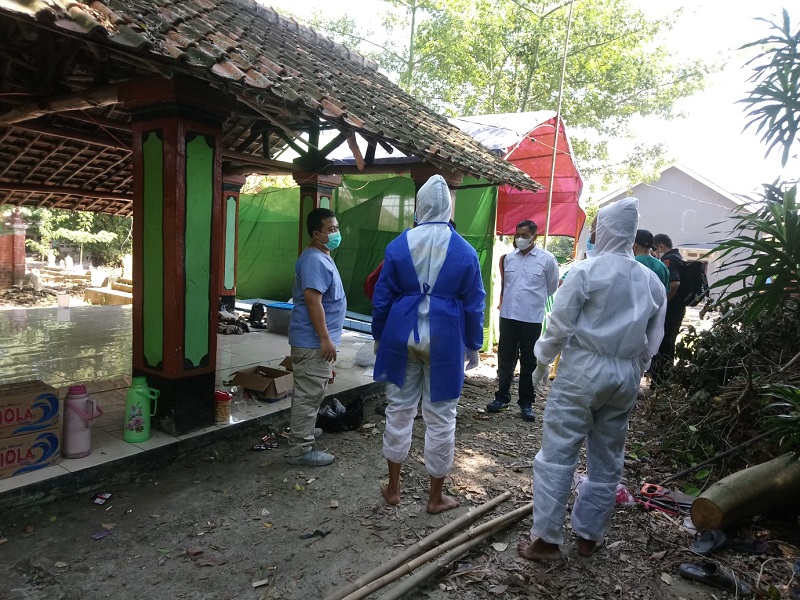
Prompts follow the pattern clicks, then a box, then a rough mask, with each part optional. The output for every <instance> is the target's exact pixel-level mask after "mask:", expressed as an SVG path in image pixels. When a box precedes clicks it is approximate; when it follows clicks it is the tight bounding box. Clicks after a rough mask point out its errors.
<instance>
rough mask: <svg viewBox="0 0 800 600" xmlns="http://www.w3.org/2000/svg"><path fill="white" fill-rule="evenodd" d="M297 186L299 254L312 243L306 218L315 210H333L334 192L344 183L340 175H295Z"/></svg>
mask: <svg viewBox="0 0 800 600" xmlns="http://www.w3.org/2000/svg"><path fill="white" fill-rule="evenodd" d="M293 177H294V180H295V182H296V183H297V185H299V186H300V231H299V232H298V237H297V254H298V256H299V255H300V254H302V253H303V249H304V248H305V247H306V246H308V244H309V243H310V242H311V238H309V236H308V231H306V217H307V216H308V213H310V212H311V211H312V210H314V209H315V208H331V206H332V203H333V190H335V189H336V188H337V187H339V186H340V185H341V183H342V178H341V177H339V176H338V175H320V174H317V173H308V172H297V173H293Z"/></svg>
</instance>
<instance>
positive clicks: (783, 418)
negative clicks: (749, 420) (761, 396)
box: [765, 384, 800, 458]
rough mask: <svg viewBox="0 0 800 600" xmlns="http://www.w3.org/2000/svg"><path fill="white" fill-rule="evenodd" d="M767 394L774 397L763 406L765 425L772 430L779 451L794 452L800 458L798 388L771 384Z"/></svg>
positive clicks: (799, 403) (799, 402)
mask: <svg viewBox="0 0 800 600" xmlns="http://www.w3.org/2000/svg"><path fill="white" fill-rule="evenodd" d="M767 396H769V397H771V398H774V399H775V400H776V402H773V403H771V404H769V405H767V407H766V408H765V411H766V412H767V413H768V415H769V416H768V417H767V419H766V426H767V428H768V429H771V430H773V431H774V433H773V439H775V440H776V441H777V443H778V447H779V448H780V450H781V451H784V452H787V451H792V452H794V454H795V456H796V457H798V458H800V389H798V388H797V387H795V386H791V385H780V384H779V385H773V386H771V387H770V389H769V391H768V392H767Z"/></svg>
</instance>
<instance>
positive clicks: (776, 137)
mask: <svg viewBox="0 0 800 600" xmlns="http://www.w3.org/2000/svg"><path fill="white" fill-rule="evenodd" d="M760 20H761V21H764V22H766V23H768V24H769V25H770V26H771V28H772V29H773V30H774V33H773V34H772V35H770V36H768V37H766V38H763V39H761V40H758V41H756V42H752V43H750V44H747V45H746V46H744V48H751V47H765V50H764V51H763V52H761V54H759V55H758V56H756V57H755V58H753V59H752V60H751V61H750V62H749V63H748V64H754V65H755V66H754V68H753V70H754V73H753V75H752V77H750V79H749V80H748V81H750V82H751V83H753V84H754V87H753V89H752V90H751V91H750V94H749V96H748V97H747V98H745V99H743V100H740V102H742V103H744V104H747V105H748V106H749V107H750V111H749V112H748V113H747V116H748V117H750V120H749V121H748V123H747V125H746V127H745V129H746V128H747V127H751V126H754V125H757V130H756V131H757V132H758V133H762V137H761V140H762V141H763V142H764V143H765V144H766V145H767V155H769V154H770V152H772V151H773V150H774V149H776V148H781V147H782V148H783V152H782V154H781V162H782V164H783V165H784V166H786V163H787V161H788V160H789V156H790V155H791V150H792V146H793V145H794V144H795V143H796V142H797V140H798V133H800V106H798V93H797V90H798V89H800V27H798V28H797V29H796V30H795V31H792V24H791V21H790V19H789V13H788V12H787V11H786V9H784V10H783V18H782V20H781V21H780V22H772V21H769V20H767V19H760Z"/></svg>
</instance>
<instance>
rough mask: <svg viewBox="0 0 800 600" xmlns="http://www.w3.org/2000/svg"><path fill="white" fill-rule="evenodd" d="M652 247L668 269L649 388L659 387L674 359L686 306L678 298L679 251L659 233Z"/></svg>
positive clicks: (669, 240) (679, 276) (665, 235)
mask: <svg viewBox="0 0 800 600" xmlns="http://www.w3.org/2000/svg"><path fill="white" fill-rule="evenodd" d="M653 246H654V247H655V251H656V255H657V256H658V257H659V258H660V259H661V262H662V263H664V266H666V267H667V269H669V288H668V289H667V314H666V316H665V317H664V339H663V340H662V341H661V346H659V348H658V354H656V355H655V357H653V364H652V366H651V368H650V376H651V387H655V386H657V385H659V384H660V383H661V381H662V379H663V377H664V369H665V368H668V366H669V365H671V364H672V361H673V359H674V357H675V340H676V339H677V338H678V333H679V332H680V330H681V323H683V317H684V316H686V306H685V305H684V304H683V302H681V300H680V299H679V298H678V297H677V296H678V288H680V287H681V269H683V265H684V264H685V261H684V260H683V257H682V256H681V253H680V250H678V249H677V248H673V247H672V238H670V237H669V236H668V235H667V234H666V233H659V234H657V235H655V236H654V237H653Z"/></svg>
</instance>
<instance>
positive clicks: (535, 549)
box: [517, 198, 666, 560]
mask: <svg viewBox="0 0 800 600" xmlns="http://www.w3.org/2000/svg"><path fill="white" fill-rule="evenodd" d="M638 223H639V201H638V200H637V199H636V198H626V199H624V200H620V201H618V202H616V203H614V204H611V205H610V206H607V207H605V208H603V209H602V210H601V211H600V212H599V214H598V216H597V230H596V235H595V237H596V240H592V241H593V242H594V243H595V246H594V251H593V252H592V253H591V254H590V256H589V258H587V259H586V260H584V261H582V262H580V263H578V264H577V265H575V266H574V267H572V269H571V270H570V272H569V277H567V278H566V279H565V280H564V284H563V285H562V286H561V288H560V289H559V291H558V294H556V297H555V303H554V305H553V311H552V313H551V314H550V320H549V322H548V326H547V331H546V332H545V334H544V335H543V336H542V337H541V338H539V340H538V341H537V343H536V346H535V354H536V357H537V360H538V361H539V362H541V363H550V362H552V361H553V359H555V357H556V356H557V355H558V353H559V352H561V362H560V364H559V369H558V374H557V376H556V379H555V381H554V382H553V384H552V386H551V388H550V393H549V395H548V396H547V405H546V408H545V413H544V421H543V426H542V427H543V432H542V447H541V449H540V450H539V452H538V453H537V454H536V457H535V459H534V461H533V527H532V528H531V535H530V540H522V541H520V543H519V545H518V547H517V551H518V552H519V554H520V555H521V556H522V557H524V558H527V559H530V560H554V559H558V558H560V556H561V553H560V550H559V545H560V544H562V543H563V541H564V538H563V534H562V527H563V525H564V519H565V516H566V508H567V501H568V499H569V495H570V491H571V488H572V482H573V477H574V474H575V469H576V467H577V465H578V457H579V454H580V449H581V445H582V444H583V443H584V440H586V464H587V470H588V473H587V479H586V480H585V481H584V482H583V483H582V484H581V485H580V487H579V488H578V497H577V499H576V500H575V505H574V507H573V509H572V517H571V523H572V529H573V530H574V531H575V533H576V534H577V536H578V543H577V550H578V553H579V554H580V555H581V556H590V555H591V554H592V553H594V551H595V550H597V549H598V548H600V547H601V546H602V544H603V540H604V538H605V533H606V529H607V528H608V525H609V521H610V520H611V514H612V512H613V510H614V503H615V500H616V487H617V484H619V483H620V482H621V480H622V476H623V466H624V459H625V440H626V438H627V433H628V419H629V417H630V413H631V410H633V406H634V404H635V403H636V395H637V392H638V391H639V382H640V380H641V377H642V374H643V373H644V371H645V369H646V368H647V366H648V365H649V363H650V360H651V358H652V357H653V355H655V354H656V353H657V352H658V346H659V344H660V343H661V338H662V337H663V335H664V312H665V310H666V292H665V289H664V284H663V283H662V282H661V281H660V280H659V279H658V277H657V276H656V275H655V274H654V273H653V272H652V271H651V270H650V269H648V268H647V267H645V266H644V265H641V264H640V263H638V262H636V261H635V260H634V259H633V250H632V248H633V240H634V237H635V235H636V229H637V227H638Z"/></svg>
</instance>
